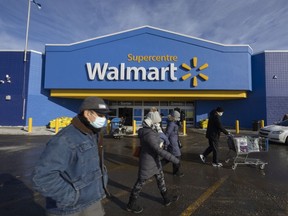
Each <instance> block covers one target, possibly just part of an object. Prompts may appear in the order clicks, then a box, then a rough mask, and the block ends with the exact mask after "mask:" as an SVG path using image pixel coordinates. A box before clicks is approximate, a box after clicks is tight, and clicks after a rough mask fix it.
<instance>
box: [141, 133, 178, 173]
mask: <svg viewBox="0 0 288 216" xmlns="http://www.w3.org/2000/svg"><path fill="white" fill-rule="evenodd" d="M138 137H139V138H140V145H141V153H140V159H139V171H138V178H140V179H149V178H150V177H152V176H154V175H155V174H158V173H159V172H160V171H161V170H162V165H161V162H160V156H161V157H162V158H165V159H166V160H168V161H170V162H172V163H174V164H178V163H179V162H180V161H179V159H178V158H176V157H175V156H174V155H172V154H170V153H169V152H167V151H165V150H164V149H162V148H161V147H160V142H161V141H160V136H159V133H158V132H157V131H156V130H153V129H152V128H150V127H143V128H140V129H139V130H138Z"/></svg>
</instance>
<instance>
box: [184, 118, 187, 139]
mask: <svg viewBox="0 0 288 216" xmlns="http://www.w3.org/2000/svg"><path fill="white" fill-rule="evenodd" d="M186 135H187V133H186V120H183V136H186Z"/></svg>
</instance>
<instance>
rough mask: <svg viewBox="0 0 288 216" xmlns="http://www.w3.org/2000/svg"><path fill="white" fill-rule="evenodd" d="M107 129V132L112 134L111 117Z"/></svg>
mask: <svg viewBox="0 0 288 216" xmlns="http://www.w3.org/2000/svg"><path fill="white" fill-rule="evenodd" d="M106 130H107V134H110V131H111V121H110V120H109V119H108V120H107V127H106Z"/></svg>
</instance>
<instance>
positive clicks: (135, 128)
mask: <svg viewBox="0 0 288 216" xmlns="http://www.w3.org/2000/svg"><path fill="white" fill-rule="evenodd" d="M136 130H137V125H136V120H133V135H136Z"/></svg>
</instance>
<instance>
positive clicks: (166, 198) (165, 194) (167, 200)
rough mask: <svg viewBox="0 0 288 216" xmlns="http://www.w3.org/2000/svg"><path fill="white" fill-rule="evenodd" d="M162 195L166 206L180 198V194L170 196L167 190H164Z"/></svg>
mask: <svg viewBox="0 0 288 216" xmlns="http://www.w3.org/2000/svg"><path fill="white" fill-rule="evenodd" d="M161 195H162V197H163V201H164V205H165V206H169V205H170V204H171V203H172V202H176V201H177V200H178V199H179V196H178V195H174V196H173V197H170V196H169V195H168V192H167V191H165V192H162V193H161Z"/></svg>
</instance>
